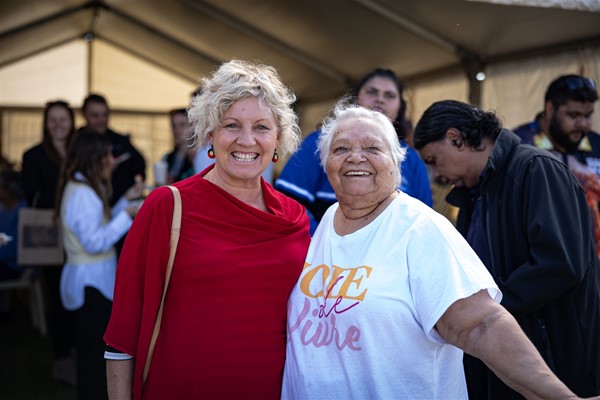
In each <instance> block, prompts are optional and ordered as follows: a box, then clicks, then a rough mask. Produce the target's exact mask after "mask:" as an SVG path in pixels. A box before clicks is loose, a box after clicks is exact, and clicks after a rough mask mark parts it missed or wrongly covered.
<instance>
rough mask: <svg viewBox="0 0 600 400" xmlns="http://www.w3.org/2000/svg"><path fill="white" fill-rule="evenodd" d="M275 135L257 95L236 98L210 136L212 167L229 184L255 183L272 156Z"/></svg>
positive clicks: (271, 118)
mask: <svg viewBox="0 0 600 400" xmlns="http://www.w3.org/2000/svg"><path fill="white" fill-rule="evenodd" d="M278 134H279V128H278V125H277V122H276V120H275V117H274V116H273V113H272V111H271V110H270V109H269V108H268V107H267V106H265V105H264V104H262V103H261V102H260V101H259V99H258V98H256V97H249V98H246V99H243V100H238V101H236V102H235V103H233V104H232V105H231V106H230V107H229V108H228V109H227V110H225V112H224V113H223V117H222V118H221V121H220V123H219V126H218V127H217V129H215V131H214V132H213V134H212V135H211V139H210V144H211V145H212V146H213V148H214V151H215V155H216V160H215V161H216V166H215V169H217V172H218V173H219V175H221V176H222V178H224V179H227V180H228V181H229V182H230V184H236V183H237V184H241V185H246V184H256V183H257V181H258V182H259V181H260V175H261V174H262V173H263V171H264V170H265V169H267V167H268V166H269V163H270V162H271V159H272V158H273V153H274V152H275V149H276V148H277V145H278V142H279V140H278Z"/></svg>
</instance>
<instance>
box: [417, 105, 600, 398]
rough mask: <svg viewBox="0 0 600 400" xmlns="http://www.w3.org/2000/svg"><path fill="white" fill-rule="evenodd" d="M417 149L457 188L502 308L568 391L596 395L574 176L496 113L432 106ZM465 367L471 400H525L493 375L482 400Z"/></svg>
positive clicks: (581, 197) (593, 323)
mask: <svg viewBox="0 0 600 400" xmlns="http://www.w3.org/2000/svg"><path fill="white" fill-rule="evenodd" d="M414 144H415V148H416V149H417V150H419V151H420V153H421V157H422V158H423V160H424V161H425V163H426V164H428V165H430V166H431V171H432V173H433V177H434V179H436V180H437V181H438V182H441V183H446V184H447V183H450V184H453V185H454V189H453V190H452V191H451V192H450V193H449V194H448V196H447V198H446V201H448V202H449V203H451V204H453V205H455V206H458V207H459V208H460V211H459V215H458V219H457V228H458V230H459V231H460V232H461V233H462V234H463V235H464V236H465V237H466V238H467V240H468V241H469V243H470V244H471V246H472V247H473V248H474V250H475V251H476V252H477V253H478V255H479V256H480V258H481V259H482V261H483V262H484V264H485V265H486V266H487V268H488V269H489V270H490V272H491V274H492V276H493V277H494V279H495V280H496V283H497V284H498V286H499V287H500V289H501V291H502V293H503V299H502V305H504V307H506V309H507V310H508V311H509V312H510V313H511V314H512V315H513V316H514V317H515V318H516V319H517V321H518V322H519V324H520V325H521V327H522V328H523V330H524V331H525V333H526V334H527V336H528V337H529V338H530V339H531V341H532V342H533V343H534V345H535V346H536V347H537V349H538V350H539V352H540V354H541V355H542V357H543V358H544V359H545V361H546V363H547V364H548V366H549V367H550V368H551V369H552V370H553V372H554V373H555V374H556V375H557V376H558V377H559V378H560V379H561V380H562V381H563V382H564V383H565V384H566V385H567V386H568V387H569V388H570V389H571V390H572V391H574V392H575V393H576V394H578V395H579V396H592V395H598V394H600V340H599V338H600V269H599V267H598V260H597V257H596V252H595V244H594V238H593V236H592V226H591V219H590V213H589V208H588V206H587V203H586V198H585V194H584V191H583V189H582V188H581V186H580V185H579V183H578V181H577V179H576V178H575V177H574V176H573V174H572V173H571V171H570V170H569V168H568V167H567V166H566V165H565V164H564V163H563V162H562V161H560V160H559V159H558V158H556V157H555V156H553V155H552V154H551V153H549V152H547V151H545V150H540V149H536V148H534V147H532V146H526V145H521V144H520V139H519V137H517V136H516V135H515V134H514V133H512V132H510V131H508V130H505V129H502V127H501V125H500V122H499V121H498V119H497V118H496V117H495V116H494V115H493V114H492V113H486V112H483V111H481V110H479V109H477V108H476V107H473V106H471V105H468V104H465V103H461V102H457V101H442V102H438V103H435V104H433V105H432V106H431V107H429V109H428V110H426V111H425V113H424V114H423V116H422V118H421V120H420V121H419V123H418V124H417V126H416V128H415V131H414ZM465 365H466V375H467V385H468V388H469V391H470V394H471V395H472V396H471V397H472V398H486V397H487V398H490V399H510V398H515V399H516V398H521V397H520V395H518V394H517V393H516V392H514V391H512V390H511V389H509V388H508V387H507V386H505V385H504V384H503V383H502V382H501V381H500V380H499V379H497V378H496V377H495V376H494V375H493V374H492V373H491V372H489V371H486V372H484V379H485V385H486V388H485V390H484V393H483V394H482V393H481V392H477V389H478V386H479V385H480V384H481V381H480V380H476V379H474V378H473V376H478V375H477V371H473V370H471V369H472V368H473V367H472V366H471V367H470V365H471V364H469V363H467V362H465ZM477 368H479V367H475V369H477ZM481 368H483V366H481ZM479 376H481V374H480V375H479ZM485 392H487V393H485Z"/></svg>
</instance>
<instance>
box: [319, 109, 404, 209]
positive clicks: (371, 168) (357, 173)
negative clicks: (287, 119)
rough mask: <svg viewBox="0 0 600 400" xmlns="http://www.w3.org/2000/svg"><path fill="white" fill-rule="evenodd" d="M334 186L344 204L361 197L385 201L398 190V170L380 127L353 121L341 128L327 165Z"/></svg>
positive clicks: (335, 134) (359, 119) (362, 121)
mask: <svg viewBox="0 0 600 400" xmlns="http://www.w3.org/2000/svg"><path fill="white" fill-rule="evenodd" d="M326 170H327V175H328V177H329V181H330V182H331V186H332V187H333V189H334V190H335V193H336V196H337V198H338V200H340V201H341V202H342V201H344V199H348V197H350V198H351V197H355V196H359V197H362V198H363V200H367V198H372V200H375V201H378V199H381V200H383V199H385V198H386V197H387V196H389V195H390V193H392V192H393V191H394V190H395V188H396V179H397V174H398V167H397V165H396V163H395V162H394V159H393V157H392V154H391V149H390V148H389V145H388V144H387V142H386V141H385V139H384V138H383V135H382V134H381V133H380V132H379V130H378V127H377V125H376V124H375V123H374V122H373V121H370V120H368V119H364V118H349V119H347V120H345V121H342V122H341V123H340V124H339V126H338V127H337V129H336V131H335V133H334V136H333V139H332V141H331V147H330V150H329V156H328V157H327V163H326Z"/></svg>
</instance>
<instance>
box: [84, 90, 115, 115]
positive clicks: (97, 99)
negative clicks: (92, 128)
mask: <svg viewBox="0 0 600 400" xmlns="http://www.w3.org/2000/svg"><path fill="white" fill-rule="evenodd" d="M91 103H100V104H104V105H105V106H106V107H108V102H107V101H106V99H105V98H104V96H102V95H99V94H97V93H91V94H90V95H89V96H88V97H86V98H85V99H84V100H83V105H82V106H81V111H83V112H85V110H86V109H87V108H88V106H89V105H90V104H91Z"/></svg>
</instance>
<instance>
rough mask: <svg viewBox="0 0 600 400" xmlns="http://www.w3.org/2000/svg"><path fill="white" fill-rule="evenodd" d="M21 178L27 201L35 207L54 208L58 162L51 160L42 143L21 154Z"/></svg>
mask: <svg viewBox="0 0 600 400" xmlns="http://www.w3.org/2000/svg"><path fill="white" fill-rule="evenodd" d="M21 168H22V173H21V178H22V180H23V190H24V191H25V197H26V198H27V203H28V204H29V205H30V206H35V207H36V208H54V202H55V197H56V187H57V186H58V178H59V175H60V163H59V162H57V161H55V160H53V159H52V158H51V157H50V156H49V155H48V152H46V150H45V149H44V145H43V144H38V145H37V146H34V147H32V148H31V149H29V150H27V151H26V152H25V153H24V154H23V163H22V166H21Z"/></svg>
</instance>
